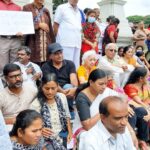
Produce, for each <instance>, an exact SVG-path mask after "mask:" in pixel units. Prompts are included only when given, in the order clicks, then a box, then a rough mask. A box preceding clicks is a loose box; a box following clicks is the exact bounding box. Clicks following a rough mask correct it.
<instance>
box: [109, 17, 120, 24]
mask: <svg viewBox="0 0 150 150" xmlns="http://www.w3.org/2000/svg"><path fill="white" fill-rule="evenodd" d="M119 23H120V20H119V19H118V18H112V19H111V24H119Z"/></svg>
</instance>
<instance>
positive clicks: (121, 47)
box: [118, 46, 124, 57]
mask: <svg viewBox="0 0 150 150" xmlns="http://www.w3.org/2000/svg"><path fill="white" fill-rule="evenodd" d="M121 49H124V47H123V46H120V47H119V48H118V55H119V52H120V50H121ZM122 56H123V54H122ZM122 56H121V57H122Z"/></svg>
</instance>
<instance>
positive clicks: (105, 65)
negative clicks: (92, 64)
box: [98, 43, 131, 87]
mask: <svg viewBox="0 0 150 150" xmlns="http://www.w3.org/2000/svg"><path fill="white" fill-rule="evenodd" d="M116 52H117V45H116V44H115V43H110V44H107V45H106V47H105V56H103V57H101V56H100V58H99V64H98V67H99V68H100V69H104V70H105V69H107V70H110V71H112V72H113V74H114V80H115V81H116V84H117V86H118V87H123V86H124V84H125V82H126V81H127V79H128V76H129V74H130V72H131V71H130V70H129V69H128V67H127V66H124V65H122V64H121V63H120V61H119V59H117V58H116V57H115V56H116Z"/></svg>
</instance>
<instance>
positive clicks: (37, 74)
mask: <svg viewBox="0 0 150 150" xmlns="http://www.w3.org/2000/svg"><path fill="white" fill-rule="evenodd" d="M40 77H41V73H36V74H34V75H33V77H32V80H34V81H36V80H38V79H39V78H40Z"/></svg>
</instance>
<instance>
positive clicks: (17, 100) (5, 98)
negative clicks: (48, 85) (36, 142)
mask: <svg viewBox="0 0 150 150" xmlns="http://www.w3.org/2000/svg"><path fill="white" fill-rule="evenodd" d="M3 75H4V77H5V80H6V82H7V85H8V86H7V87H6V88H4V89H3V90H1V91H0V110H1V111H2V114H3V116H4V119H5V122H6V124H14V122H15V120H16V115H17V114H18V113H19V112H21V111H22V110H25V109H28V108H29V106H30V104H31V102H32V101H33V100H34V98H35V97H36V95H37V88H35V87H34V86H31V85H29V84H24V85H22V83H23V79H22V73H21V69H20V67H19V66H18V65H16V64H7V65H5V67H4V69H3Z"/></svg>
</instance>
